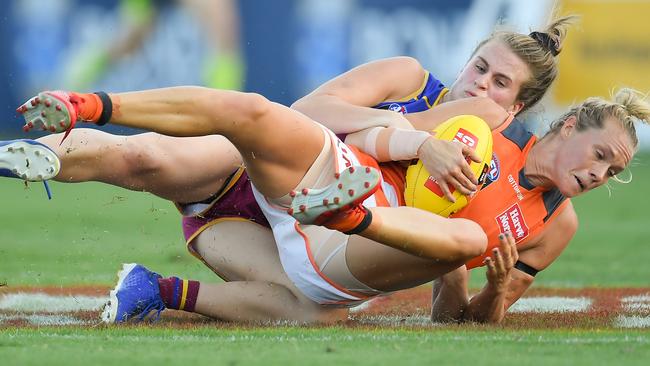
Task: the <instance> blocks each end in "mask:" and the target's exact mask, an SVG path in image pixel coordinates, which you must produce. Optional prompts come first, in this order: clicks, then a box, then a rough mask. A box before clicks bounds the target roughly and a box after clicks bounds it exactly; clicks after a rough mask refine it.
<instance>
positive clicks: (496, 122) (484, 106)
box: [473, 97, 509, 129]
mask: <svg viewBox="0 0 650 366" xmlns="http://www.w3.org/2000/svg"><path fill="white" fill-rule="evenodd" d="M474 99H475V100H474V101H473V102H474V103H476V105H475V107H476V108H475V109H476V110H478V111H480V112H479V114H478V117H480V118H482V119H483V120H484V121H485V122H486V123H487V124H488V125H489V126H490V127H491V128H493V129H494V128H496V127H498V126H500V125H501V124H503V122H504V121H506V119H507V118H508V117H509V114H508V112H507V111H506V110H505V109H504V108H503V107H502V106H500V105H499V104H497V103H496V102H495V101H494V100H492V99H490V98H488V97H476V98H474Z"/></svg>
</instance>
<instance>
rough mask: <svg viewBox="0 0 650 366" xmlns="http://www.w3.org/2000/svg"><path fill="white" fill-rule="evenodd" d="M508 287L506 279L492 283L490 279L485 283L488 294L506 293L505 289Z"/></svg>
mask: <svg viewBox="0 0 650 366" xmlns="http://www.w3.org/2000/svg"><path fill="white" fill-rule="evenodd" d="M507 289H508V283H507V281H501V282H498V283H494V282H492V281H489V280H488V282H487V284H486V285H485V290H486V291H487V292H489V293H490V294H493V295H495V296H503V295H505V293H506V290H507Z"/></svg>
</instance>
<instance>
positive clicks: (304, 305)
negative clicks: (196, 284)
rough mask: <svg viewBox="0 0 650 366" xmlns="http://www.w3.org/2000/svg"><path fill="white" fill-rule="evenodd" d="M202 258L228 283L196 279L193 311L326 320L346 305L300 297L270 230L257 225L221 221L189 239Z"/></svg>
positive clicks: (336, 317)
mask: <svg viewBox="0 0 650 366" xmlns="http://www.w3.org/2000/svg"><path fill="white" fill-rule="evenodd" d="M192 245H193V247H194V249H195V250H196V251H197V252H198V253H199V254H200V255H201V257H202V258H203V260H204V261H205V262H206V263H207V264H208V265H209V266H210V267H211V268H212V269H213V270H214V271H215V272H218V273H219V274H220V275H221V276H223V277H225V278H227V279H228V280H230V281H233V282H226V283H221V284H207V283H201V287H200V288H199V296H198V299H197V303H196V308H195V311H196V312H197V313H199V314H203V315H206V316H209V317H212V318H217V319H223V320H229V321H248V322H260V321H272V320H291V321H298V322H304V323H331V322H335V321H342V320H345V319H347V313H348V311H347V310H346V309H332V308H326V307H323V306H320V305H318V304H316V303H315V302H313V301H311V300H310V299H308V298H307V297H305V296H304V295H303V294H302V293H301V292H300V290H298V289H297V288H296V287H295V286H294V284H293V283H292V282H291V280H290V279H289V278H288V277H287V275H286V274H285V272H284V269H283V268H282V264H281V263H280V257H279V255H278V250H277V247H276V245H275V241H274V239H273V235H272V233H271V231H270V230H269V229H267V228H265V227H262V226H260V225H258V224H254V223H251V222H244V221H241V222H239V221H226V222H222V223H219V224H216V225H214V226H212V227H210V228H208V229H207V230H205V231H204V232H203V233H201V234H200V235H199V236H198V237H197V238H196V239H195V240H194V242H193V243H192Z"/></svg>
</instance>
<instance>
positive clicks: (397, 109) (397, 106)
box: [388, 103, 408, 114]
mask: <svg viewBox="0 0 650 366" xmlns="http://www.w3.org/2000/svg"><path fill="white" fill-rule="evenodd" d="M388 110H389V111H393V112H397V113H401V114H406V113H408V111H407V110H406V106H404V105H401V104H398V103H392V104H391V105H389V106H388Z"/></svg>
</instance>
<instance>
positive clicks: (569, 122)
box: [560, 116, 578, 137]
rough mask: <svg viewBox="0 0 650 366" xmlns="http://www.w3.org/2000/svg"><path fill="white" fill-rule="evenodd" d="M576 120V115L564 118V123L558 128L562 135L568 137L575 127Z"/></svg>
mask: <svg viewBox="0 0 650 366" xmlns="http://www.w3.org/2000/svg"><path fill="white" fill-rule="evenodd" d="M577 122H578V119H577V118H576V116H569V117H567V119H565V120H564V124H563V125H562V128H561V129H560V133H561V135H562V137H569V136H571V134H572V133H573V131H575V129H576V123H577Z"/></svg>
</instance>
